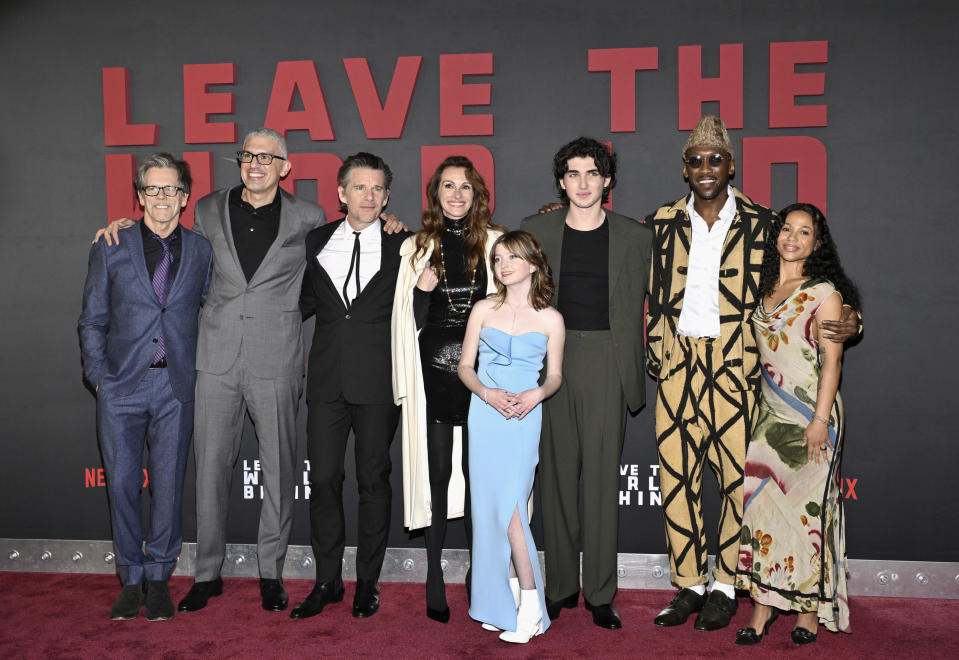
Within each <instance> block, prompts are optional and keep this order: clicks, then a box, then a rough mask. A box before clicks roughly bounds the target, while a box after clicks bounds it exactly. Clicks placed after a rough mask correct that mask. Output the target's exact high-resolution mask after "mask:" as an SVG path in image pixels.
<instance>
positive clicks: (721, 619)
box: [693, 589, 739, 630]
mask: <svg viewBox="0 0 959 660" xmlns="http://www.w3.org/2000/svg"><path fill="white" fill-rule="evenodd" d="M738 607H739V604H738V603H737V602H736V599H735V598H730V597H729V596H727V595H726V594H724V593H723V592H721V591H719V590H718V589H713V590H712V591H710V592H709V598H707V599H706V604H705V605H703V611H702V612H700V613H699V616H698V617H696V625H695V626H693V627H694V628H696V630H719V629H720V628H725V627H726V626H728V625H729V621H730V619H732V618H733V615H734V614H735V613H736V609H737V608H738Z"/></svg>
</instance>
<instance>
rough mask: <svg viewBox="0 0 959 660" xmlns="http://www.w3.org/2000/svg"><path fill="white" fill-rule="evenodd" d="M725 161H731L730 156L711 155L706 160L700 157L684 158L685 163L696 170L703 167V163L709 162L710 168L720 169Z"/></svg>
mask: <svg viewBox="0 0 959 660" xmlns="http://www.w3.org/2000/svg"><path fill="white" fill-rule="evenodd" d="M725 160H729V156H727V155H726V154H709V155H708V156H707V157H706V158H703V157H702V156H699V155H695V156H685V157H683V162H684V163H686V165H687V166H689V167H691V168H693V169H694V170H698V169H699V168H700V167H702V166H703V161H706V162H708V163H709V166H710V167H719V166H720V165H722V164H723V161H725Z"/></svg>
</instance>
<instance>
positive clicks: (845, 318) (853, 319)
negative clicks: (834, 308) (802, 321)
mask: <svg viewBox="0 0 959 660" xmlns="http://www.w3.org/2000/svg"><path fill="white" fill-rule="evenodd" d="M819 327H820V328H822V330H823V332H824V333H829V334H823V339H828V340H830V341H834V342H836V343H840V344H841V343H845V342H847V341H849V340H850V339H852V338H853V337H855V336H856V335H858V334H859V315H858V314H857V313H856V310H854V309H853V308H852V307H850V306H849V305H843V307H842V314H840V315H839V320H838V321H823V322H822V323H820V324H819Z"/></svg>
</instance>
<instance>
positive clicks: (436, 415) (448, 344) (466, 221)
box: [393, 156, 502, 623]
mask: <svg viewBox="0 0 959 660" xmlns="http://www.w3.org/2000/svg"><path fill="white" fill-rule="evenodd" d="M426 197H427V208H426V210H425V211H424V212H423V229H421V230H420V231H419V232H417V233H416V234H415V235H414V236H412V237H410V238H409V239H407V242H406V243H405V244H404V246H403V249H401V250H400V253H401V255H404V256H407V258H404V259H403V262H402V264H401V267H400V268H401V272H400V276H399V279H398V282H397V289H396V304H395V305H394V312H393V314H394V354H395V353H396V352H397V351H401V352H402V353H403V354H404V356H405V357H406V358H407V359H405V360H403V359H400V360H398V359H397V356H396V355H394V367H395V368H394V385H396V384H397V383H399V385H398V389H399V390H400V391H399V392H396V394H397V400H398V403H402V404H403V420H404V427H403V450H404V451H403V460H404V471H403V472H404V477H405V480H404V494H405V496H406V502H405V506H406V516H405V517H406V520H405V524H406V526H407V527H409V528H410V529H416V528H417V527H420V526H425V537H426V555H427V578H426V611H427V616H429V617H430V618H432V619H435V620H437V621H441V622H443V623H445V622H446V621H448V620H449V605H448V604H447V601H446V587H445V583H444V581H443V570H442V567H441V565H440V559H441V554H442V550H443V544H444V541H445V539H446V523H447V518H448V517H458V516H460V515H464V514H465V518H466V533H467V538H469V534H470V525H469V501H468V487H466V488H462V487H461V486H459V485H458V484H464V481H463V480H461V479H460V478H459V471H460V470H462V473H463V477H464V478H465V477H466V475H467V474H468V472H467V457H468V451H467V437H466V422H467V414H468V412H469V401H470V392H469V390H467V389H466V387H465V386H464V385H463V383H462V382H461V381H460V380H459V377H458V375H457V367H458V365H459V360H460V353H461V351H462V345H463V336H464V334H465V332H466V322H467V320H468V319H469V315H470V311H471V310H472V309H473V305H474V304H475V303H476V301H477V300H480V299H482V298H484V297H486V295H487V293H490V292H492V290H494V289H495V286H494V281H493V277H492V275H491V274H490V272H489V264H488V263H487V261H488V259H487V257H486V255H487V253H488V250H489V247H490V246H491V245H492V242H493V241H494V240H495V239H496V238H497V237H498V236H499V235H500V234H501V233H502V232H501V231H500V230H499V229H498V228H496V227H495V226H494V225H493V224H492V220H491V216H490V211H489V205H488V204H489V192H488V190H487V188H486V185H485V184H484V182H483V179H482V177H481V176H480V175H479V173H478V172H477V171H476V169H475V168H474V167H473V164H472V163H471V162H470V161H469V160H468V159H467V158H464V157H462V156H452V157H450V158H447V159H446V160H445V161H443V162H442V163H441V164H440V166H439V167H438V168H437V169H436V171H435V172H434V174H433V176H432V177H431V179H430V181H429V183H428V184H427V186H426ZM410 317H412V318H410ZM411 323H415V330H416V331H419V336H418V338H417V339H415V340H413V339H412V337H413V336H414V335H413V334H412V333H411V332H410V331H411V330H412V328H411V327H410V325H411ZM398 335H399V336H398ZM401 337H403V338H405V339H401ZM413 342H415V344H416V346H415V347H414V346H410V345H409V344H410V343H413ZM417 357H418V360H417V359H416V358H417ZM417 367H418V370H419V373H412V372H415V371H416V368H417ZM404 384H405V387H404ZM420 391H421V392H422V396H419V394H420ZM424 405H425V420H424V417H423V415H422V413H423V412H424V411H423V410H422V409H421V407H422V406H424ZM423 421H425V428H423V426H424V425H423V423H422V422H423ZM456 427H459V429H458V430H456ZM455 430H456V431H455ZM459 433H461V434H462V444H461V446H460V447H459V448H458V449H459V451H461V452H462V454H461V456H460V457H461V461H460V465H456V466H455V470H456V471H457V474H456V478H455V479H454V486H453V487H452V488H451V487H450V483H451V478H452V477H453V472H454V465H453V463H454V446H455V445H456V444H457V443H455V442H454V437H455V436H456V435H459ZM424 455H425V458H426V463H427V464H428V465H427V469H426V470H425V472H427V474H423V473H422V472H423V470H422V469H417V468H418V467H422V466H423V462H422V458H423V457H424ZM424 481H428V488H425V487H424V486H425V485H426V484H425V483H423V482H424Z"/></svg>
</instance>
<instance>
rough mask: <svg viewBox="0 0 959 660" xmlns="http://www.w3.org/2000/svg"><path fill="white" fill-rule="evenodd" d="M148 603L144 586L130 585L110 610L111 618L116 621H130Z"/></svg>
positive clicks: (124, 588)
mask: <svg viewBox="0 0 959 660" xmlns="http://www.w3.org/2000/svg"><path fill="white" fill-rule="evenodd" d="M145 602H146V594H145V593H144V591H143V584H142V583H140V584H128V585H126V586H125V587H123V590H122V591H120V595H119V596H117V599H116V602H114V603H113V607H111V608H110V618H111V619H113V620H114V621H129V620H130V619H135V618H136V616H137V614H139V613H140V606H141V605H143V603H145Z"/></svg>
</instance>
